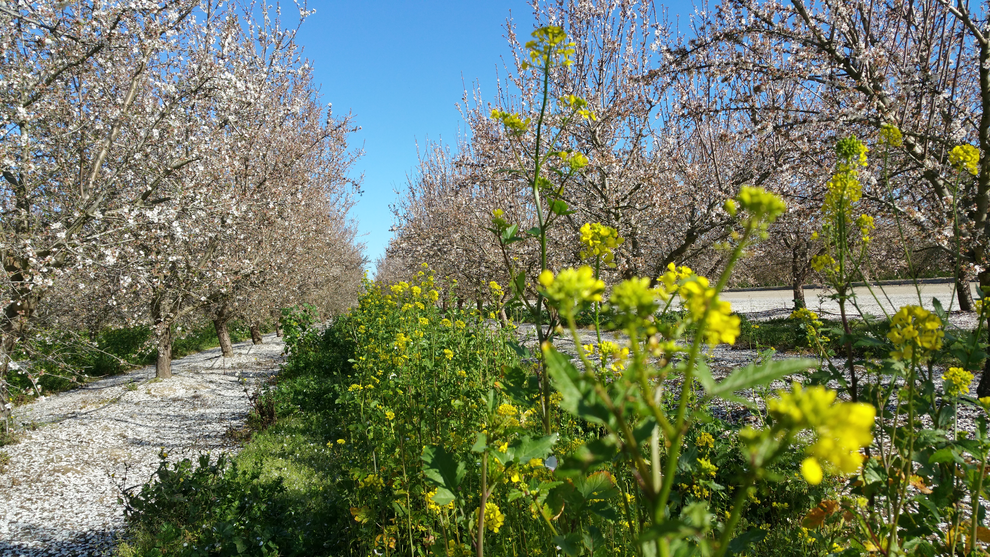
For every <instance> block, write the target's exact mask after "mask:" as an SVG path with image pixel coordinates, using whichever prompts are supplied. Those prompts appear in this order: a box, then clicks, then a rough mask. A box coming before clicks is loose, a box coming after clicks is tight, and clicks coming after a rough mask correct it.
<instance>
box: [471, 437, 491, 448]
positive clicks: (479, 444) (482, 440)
mask: <svg viewBox="0 0 990 557" xmlns="http://www.w3.org/2000/svg"><path fill="white" fill-rule="evenodd" d="M487 448H488V436H487V435H485V434H484V433H478V439H477V440H476V441H475V442H474V445H473V446H472V447H471V452H473V453H483V452H485V449H487Z"/></svg>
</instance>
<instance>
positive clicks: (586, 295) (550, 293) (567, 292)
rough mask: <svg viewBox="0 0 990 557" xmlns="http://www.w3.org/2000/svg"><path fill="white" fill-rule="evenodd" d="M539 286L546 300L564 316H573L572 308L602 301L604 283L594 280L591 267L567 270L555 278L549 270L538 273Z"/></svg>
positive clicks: (585, 266)
mask: <svg viewBox="0 0 990 557" xmlns="http://www.w3.org/2000/svg"><path fill="white" fill-rule="evenodd" d="M539 281H540V284H541V285H542V286H543V288H544V289H545V291H546V296H547V298H550V299H551V300H552V301H553V302H555V303H556V304H557V308H558V309H559V310H560V311H561V313H563V314H564V315H573V311H574V308H575V307H577V306H580V305H582V304H584V303H588V302H600V301H602V293H603V292H605V283H604V282H602V281H600V280H598V279H596V278H595V272H594V270H592V268H591V267H588V266H587V265H583V266H581V267H579V268H577V269H574V268H567V269H563V270H561V271H560V273H558V274H557V276H554V274H553V272H551V271H550V270H549V269H548V270H545V271H543V272H542V273H540V276H539Z"/></svg>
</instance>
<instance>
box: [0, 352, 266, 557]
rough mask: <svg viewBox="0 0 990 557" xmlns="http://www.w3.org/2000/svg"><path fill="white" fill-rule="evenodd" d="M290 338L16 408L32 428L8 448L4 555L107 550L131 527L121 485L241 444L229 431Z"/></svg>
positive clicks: (0, 500) (0, 510)
mask: <svg viewBox="0 0 990 557" xmlns="http://www.w3.org/2000/svg"><path fill="white" fill-rule="evenodd" d="M283 346H284V345H283V343H282V341H281V339H279V338H277V337H276V336H275V335H266V336H265V337H264V343H263V344H261V345H257V346H255V345H253V344H252V343H250V342H246V343H240V344H236V345H234V356H233V357H231V358H223V357H221V354H220V349H219V348H216V349H213V350H207V351H205V352H201V353H199V354H194V355H191V356H187V357H185V358H182V359H179V360H176V361H175V362H173V373H174V377H173V378H172V379H169V380H165V381H155V380H154V376H155V369H154V366H150V367H145V368H142V369H139V370H136V371H133V372H130V373H127V374H123V375H118V376H114V377H109V378H106V379H102V380H100V381H97V382H94V383H90V384H88V385H86V386H84V387H81V388H79V389H76V390H73V391H69V392H65V393H60V394H57V395H54V396H51V397H46V398H44V399H39V400H37V401H35V402H33V403H31V404H27V405H24V406H21V407H19V408H17V409H15V419H16V420H17V421H18V422H19V423H20V424H22V425H23V426H24V428H25V431H24V432H23V434H22V439H21V441H20V442H19V443H17V444H14V445H9V446H6V447H3V448H0V452H2V453H6V454H7V455H8V456H9V464H8V465H7V466H6V470H5V471H2V468H0V556H4V557H6V556H11V557H13V556H32V557H33V556H50V555H51V556H54V555H65V556H77V555H78V556H87V555H94V556H96V555H106V554H109V553H110V549H111V548H112V546H113V540H114V536H115V535H116V534H118V533H119V532H120V530H121V528H122V527H123V526H124V512H123V506H122V505H121V503H120V502H118V497H120V495H121V490H122V489H127V488H131V487H134V486H140V485H141V484H143V483H145V482H146V481H148V479H149V478H150V477H151V475H152V474H153V473H154V471H155V470H156V469H157V467H158V464H159V454H160V453H161V452H163V451H164V452H165V453H166V454H167V455H168V460H170V461H176V460H181V459H182V458H184V457H195V456H196V455H198V454H199V453H201V452H207V451H209V452H213V453H217V452H219V451H228V452H230V451H236V450H237V445H236V442H235V441H234V440H233V439H232V438H231V437H230V436H229V435H228V433H229V432H230V431H232V430H234V429H237V428H238V427H240V426H241V425H242V424H243V423H244V420H245V419H246V417H247V414H248V410H249V407H250V403H249V401H248V393H250V392H252V391H253V390H254V386H255V385H256V384H257V383H258V382H260V381H262V380H264V379H265V378H266V377H268V376H270V375H271V374H273V373H275V372H276V371H277V370H278V367H279V363H280V362H281V360H282V349H283Z"/></svg>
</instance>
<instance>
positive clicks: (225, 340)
mask: <svg viewBox="0 0 990 557" xmlns="http://www.w3.org/2000/svg"><path fill="white" fill-rule="evenodd" d="M213 328H214V329H216V331H217V340H219V341H220V352H221V353H223V357H224V358H229V357H231V356H233V355H234V345H233V344H232V343H231V342H230V331H229V330H227V318H226V317H222V318H221V317H217V318H216V319H214V320H213Z"/></svg>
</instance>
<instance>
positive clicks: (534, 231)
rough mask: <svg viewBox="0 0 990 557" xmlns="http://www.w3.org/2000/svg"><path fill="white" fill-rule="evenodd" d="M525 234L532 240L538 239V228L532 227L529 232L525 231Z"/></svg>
mask: <svg viewBox="0 0 990 557" xmlns="http://www.w3.org/2000/svg"><path fill="white" fill-rule="evenodd" d="M526 234H529V235H530V236H532V237H533V238H539V237H540V228H539V227H538V226H534V227H533V228H530V229H529V230H527V231H526Z"/></svg>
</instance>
